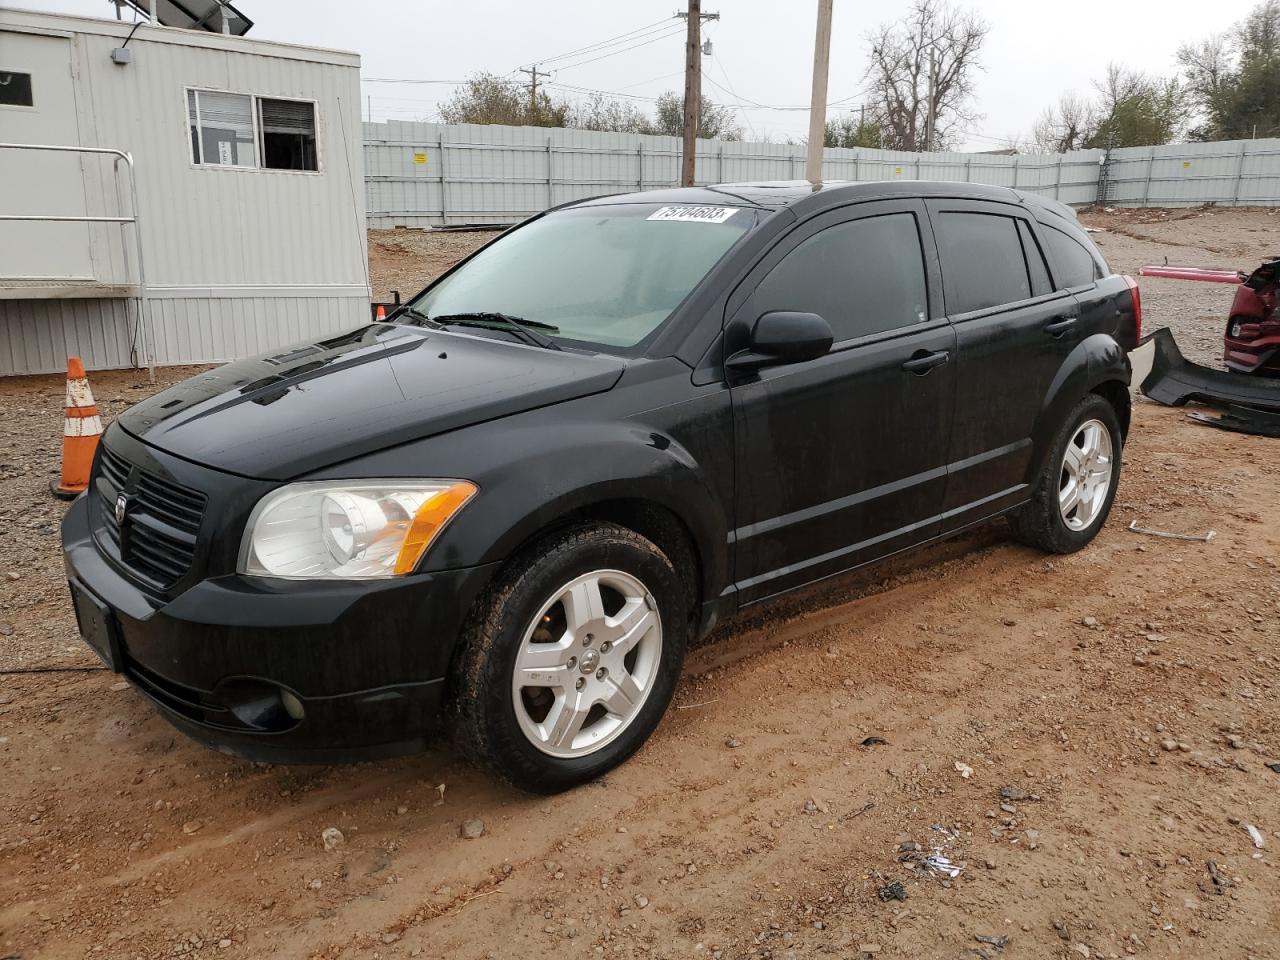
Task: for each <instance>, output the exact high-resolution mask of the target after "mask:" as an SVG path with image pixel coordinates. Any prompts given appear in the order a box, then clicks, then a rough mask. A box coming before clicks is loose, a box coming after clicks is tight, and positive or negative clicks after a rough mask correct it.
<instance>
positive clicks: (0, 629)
mask: <svg viewBox="0 0 1280 960" xmlns="http://www.w3.org/2000/svg"><path fill="white" fill-rule="evenodd" d="M12 636H13V624H12V623H0V637H12Z"/></svg>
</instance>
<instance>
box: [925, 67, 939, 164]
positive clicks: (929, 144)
mask: <svg viewBox="0 0 1280 960" xmlns="http://www.w3.org/2000/svg"><path fill="white" fill-rule="evenodd" d="M937 83H938V61H937V51H936V50H934V48H933V47H930V48H929V97H928V99H927V100H926V101H925V105H924V148H925V150H926V151H928V150H932V149H933V128H934V126H935V125H936V124H937V122H938V107H937V104H936V102H935V100H934V96H935V94H934V89H935V87H936V86H937Z"/></svg>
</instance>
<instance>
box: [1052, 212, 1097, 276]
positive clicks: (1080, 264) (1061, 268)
mask: <svg viewBox="0 0 1280 960" xmlns="http://www.w3.org/2000/svg"><path fill="white" fill-rule="evenodd" d="M1041 232H1042V233H1043V234H1044V239H1045V243H1047V244H1048V245H1049V260H1050V261H1051V262H1052V263H1053V277H1054V279H1055V280H1057V281H1058V288H1059V289H1063V288H1065V287H1083V286H1086V285H1087V284H1090V283H1093V281H1094V280H1095V279H1097V272H1096V268H1095V265H1094V262H1093V254H1091V253H1090V252H1089V251H1088V250H1086V249H1085V248H1084V245H1083V244H1081V243H1080V242H1079V241H1078V240H1076V239H1074V238H1072V237H1069V236H1067V234H1065V233H1063V232H1062V231H1061V230H1058V229H1057V228H1055V227H1050V226H1045V228H1044V230H1043V231H1041Z"/></svg>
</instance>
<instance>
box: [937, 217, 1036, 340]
mask: <svg viewBox="0 0 1280 960" xmlns="http://www.w3.org/2000/svg"><path fill="white" fill-rule="evenodd" d="M936 225H937V236H938V255H939V257H940V258H941V260H942V278H943V281H944V283H945V284H946V291H947V312H948V313H950V314H953V315H954V314H958V313H969V312H970V311H973V310H985V309H988V308H989V307H998V306H1001V305H1002V304H1006V303H1017V302H1018V301H1019V300H1027V299H1029V298H1030V297H1031V281H1030V278H1029V276H1028V274H1027V261H1026V259H1025V258H1024V257H1023V255H1022V243H1021V241H1020V240H1019V239H1018V221H1017V219H1016V218H1014V217H1005V216H1000V215H999V214H989V213H956V212H951V213H942V214H940V215H939V216H938V217H937V218H936Z"/></svg>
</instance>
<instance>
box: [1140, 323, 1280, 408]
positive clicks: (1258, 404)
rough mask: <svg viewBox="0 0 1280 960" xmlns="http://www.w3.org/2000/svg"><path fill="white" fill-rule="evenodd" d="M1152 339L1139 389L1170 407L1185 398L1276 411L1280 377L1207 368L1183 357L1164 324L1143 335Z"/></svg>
mask: <svg viewBox="0 0 1280 960" xmlns="http://www.w3.org/2000/svg"><path fill="white" fill-rule="evenodd" d="M1149 340H1150V341H1154V343H1155V355H1154V357H1153V359H1152V364H1151V372H1150V373H1149V374H1147V377H1146V379H1145V380H1143V381H1142V392H1143V393H1144V394H1146V395H1147V396H1148V397H1150V398H1151V399H1152V400H1155V401H1156V402H1157V403H1163V404H1165V405H1166V406H1170V407H1180V406H1182V405H1183V404H1185V403H1186V402H1187V401H1189V400H1194V401H1197V402H1199V403H1207V404H1211V405H1213V406H1232V405H1233V406H1239V407H1252V408H1253V409H1255V410H1265V411H1269V412H1272V413H1280V380H1272V379H1269V378H1266V377H1251V376H1245V375H1243V374H1239V373H1230V372H1228V371H1226V370H1211V369H1210V368H1208V367H1202V366H1200V365H1199V364H1196V363H1192V362H1191V361H1189V360H1187V359H1186V358H1185V357H1184V356H1183V355H1182V351H1181V350H1179V349H1178V344H1177V343H1176V342H1175V341H1174V339H1173V334H1172V333H1171V332H1170V330H1169V328H1168V327H1161V328H1160V329H1159V330H1156V331H1154V332H1152V333H1151V334H1150V335H1148V336H1146V337H1144V338H1143V340H1142V342H1143V343H1146V342H1147V341H1149Z"/></svg>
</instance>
